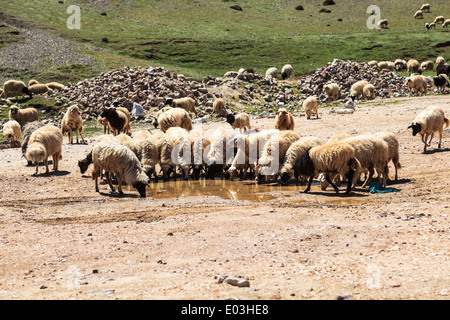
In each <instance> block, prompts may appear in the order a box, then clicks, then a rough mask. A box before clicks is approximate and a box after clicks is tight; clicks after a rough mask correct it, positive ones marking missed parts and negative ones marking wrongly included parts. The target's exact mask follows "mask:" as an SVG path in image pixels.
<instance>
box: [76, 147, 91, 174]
mask: <svg viewBox="0 0 450 320" xmlns="http://www.w3.org/2000/svg"><path fill="white" fill-rule="evenodd" d="M91 163H92V151H91V152H89V153H88V154H87V155H86V158H84V159H81V160H78V166H79V167H80V172H81V174H84V173H85V172H86V170H87V169H88V167H89V165H90V164H91Z"/></svg>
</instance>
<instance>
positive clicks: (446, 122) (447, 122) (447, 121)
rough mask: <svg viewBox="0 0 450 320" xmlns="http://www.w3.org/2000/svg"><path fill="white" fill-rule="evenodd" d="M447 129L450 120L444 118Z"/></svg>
mask: <svg viewBox="0 0 450 320" xmlns="http://www.w3.org/2000/svg"><path fill="white" fill-rule="evenodd" d="M444 123H445V127H444V129H445V128H448V127H449V126H450V120H449V119H448V118H444Z"/></svg>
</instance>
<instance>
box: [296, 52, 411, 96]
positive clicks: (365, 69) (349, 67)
mask: <svg viewBox="0 0 450 320" xmlns="http://www.w3.org/2000/svg"><path fill="white" fill-rule="evenodd" d="M359 80H366V81H368V82H369V83H371V84H373V85H374V86H375V88H376V90H377V92H376V98H393V97H401V96H406V95H408V89H407V87H406V86H405V78H404V77H402V76H400V75H399V74H397V73H396V72H394V71H390V70H380V69H378V67H377V66H376V65H375V66H371V65H369V64H368V63H358V62H351V61H343V60H334V61H333V62H332V63H329V64H328V65H327V66H325V67H322V68H319V69H317V70H315V71H314V72H313V73H311V74H310V75H307V76H304V77H302V78H301V79H300V80H299V81H298V84H297V87H298V89H299V90H300V91H301V92H302V93H304V94H307V95H315V96H317V97H318V98H319V99H320V100H322V101H325V100H326V96H325V95H324V93H323V86H324V85H326V84H328V83H332V82H334V83H337V84H338V85H339V88H340V98H341V99H346V98H348V97H349V96H350V88H351V86H352V84H353V83H355V82H357V81H359Z"/></svg>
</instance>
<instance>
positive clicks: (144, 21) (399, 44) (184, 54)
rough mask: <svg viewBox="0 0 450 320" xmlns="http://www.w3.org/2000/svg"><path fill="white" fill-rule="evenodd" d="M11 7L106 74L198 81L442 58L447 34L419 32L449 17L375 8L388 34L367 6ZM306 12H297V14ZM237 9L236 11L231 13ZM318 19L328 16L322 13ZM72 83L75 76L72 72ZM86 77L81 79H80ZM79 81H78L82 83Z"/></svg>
mask: <svg viewBox="0 0 450 320" xmlns="http://www.w3.org/2000/svg"><path fill="white" fill-rule="evenodd" d="M61 2H62V3H60V2H59V1H58V0H28V1H27V0H12V1H4V2H3V3H2V6H1V8H0V11H1V12H3V13H5V14H8V15H12V16H17V17H20V18H22V19H25V20H28V21H33V22H35V23H37V24H39V25H42V26H45V27H49V28H52V29H54V30H56V31H57V32H58V33H59V34H60V35H61V36H62V37H65V38H68V39H72V40H75V41H78V42H82V43H85V44H86V43H87V44H92V45H94V46H96V47H100V48H104V49H106V51H88V52H86V53H88V54H91V55H93V56H94V57H95V58H96V59H97V60H98V61H99V64H100V65H101V66H102V68H104V69H108V68H111V67H120V66H121V65H126V64H130V63H133V64H140V65H145V64H149V65H150V64H154V65H163V66H165V67H166V68H169V69H172V70H177V71H179V72H183V73H185V74H188V75H191V76H194V77H195V78H197V79H201V78H202V77H204V76H206V75H209V74H210V75H214V76H219V75H222V74H223V73H224V72H226V71H228V70H237V69H239V68H241V67H252V68H254V69H255V70H256V71H257V72H259V73H264V72H265V70H266V69H267V68H268V67H271V66H276V67H278V68H281V67H282V66H283V65H284V64H285V63H290V64H292V65H293V66H294V70H295V74H296V75H300V74H304V73H308V72H310V71H312V70H314V69H315V68H318V67H320V66H323V65H324V64H325V63H326V62H328V61H331V60H333V59H334V58H340V59H349V60H353V61H369V60H373V59H375V60H393V59H396V58H405V59H408V58H412V57H413V58H416V59H418V60H419V61H422V60H426V59H432V60H435V58H436V56H437V55H444V56H445V57H446V58H447V59H449V58H450V42H449V35H450V33H449V32H450V29H448V30H447V29H443V28H442V26H437V28H436V30H429V31H428V30H426V29H425V27H424V24H425V22H432V20H433V19H434V17H435V16H437V15H444V16H445V17H450V6H448V3H447V1H439V0H436V1H431V2H430V3H431V5H432V10H431V11H432V12H431V13H425V14H424V15H425V19H414V18H413V15H414V12H415V11H416V10H417V9H418V8H419V7H420V5H421V4H422V3H423V1H421V0H420V1H415V0H411V1H399V0H378V1H376V3H377V5H378V6H379V7H380V10H381V18H386V19H388V20H389V21H390V24H389V29H386V30H377V29H375V30H370V29H368V28H367V26H366V20H367V19H368V18H369V14H368V13H367V12H366V10H367V7H368V6H369V5H371V4H373V3H374V2H373V1H365V0H363V1H360V0H347V1H344V0H335V2H336V4H335V5H331V6H323V5H322V3H323V0H314V1H302V0H295V1H293V0H292V1H291V0H271V1H268V0H183V1H181V0H109V1H108V0H97V1H96V0H79V1H74V0H65V1H61ZM70 4H76V5H78V6H79V7H80V8H81V29H79V30H69V29H68V28H67V27H66V20H67V18H68V17H69V14H67V13H66V9H67V7H68V6H69V5H70ZM300 4H301V5H303V7H304V10H301V11H300V10H295V7H296V6H298V5H300ZM233 5H239V6H240V7H241V8H242V11H238V10H233V9H231V8H230V6H233ZM320 9H327V10H330V11H331V12H329V13H321V12H319V10H320ZM74 73H75V74H77V70H74ZM83 75H84V74H83ZM80 76H82V74H80Z"/></svg>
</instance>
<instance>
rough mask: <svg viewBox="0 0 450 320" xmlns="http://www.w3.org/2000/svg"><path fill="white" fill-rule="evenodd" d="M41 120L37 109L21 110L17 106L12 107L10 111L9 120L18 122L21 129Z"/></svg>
mask: <svg viewBox="0 0 450 320" xmlns="http://www.w3.org/2000/svg"><path fill="white" fill-rule="evenodd" d="M38 118H39V114H38V111H37V109H35V108H25V109H19V107H17V106H12V107H11V108H10V109H9V119H10V120H16V121H17V122H18V123H19V124H20V126H21V127H23V126H24V125H25V124H26V123H28V122H32V121H36V120H38Z"/></svg>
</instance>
